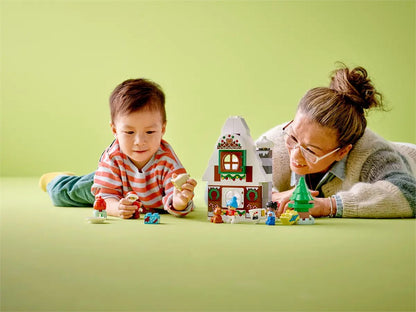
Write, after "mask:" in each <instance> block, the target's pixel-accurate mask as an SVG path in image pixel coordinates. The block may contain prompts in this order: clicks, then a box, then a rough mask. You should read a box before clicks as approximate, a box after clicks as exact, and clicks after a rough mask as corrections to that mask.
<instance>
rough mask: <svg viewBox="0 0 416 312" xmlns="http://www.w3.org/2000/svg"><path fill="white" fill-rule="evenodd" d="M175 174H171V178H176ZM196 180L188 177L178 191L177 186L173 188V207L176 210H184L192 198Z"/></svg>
mask: <svg viewBox="0 0 416 312" xmlns="http://www.w3.org/2000/svg"><path fill="white" fill-rule="evenodd" d="M176 177H177V174H176V173H174V174H172V178H176ZM196 185H197V182H196V181H195V180H194V179H192V178H190V179H188V180H187V181H186V182H185V183H184V184H183V185H182V187H181V190H180V191H179V190H178V189H177V188H174V190H173V208H175V209H176V210H184V209H185V208H186V206H187V205H188V203H189V201H190V200H191V199H192V198H194V189H195V187H196Z"/></svg>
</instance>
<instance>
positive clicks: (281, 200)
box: [272, 188, 319, 217]
mask: <svg viewBox="0 0 416 312" xmlns="http://www.w3.org/2000/svg"><path fill="white" fill-rule="evenodd" d="M294 190H295V188H292V189H290V190H287V191H284V192H273V193H272V200H273V201H275V202H277V203H278V204H279V207H278V208H277V210H276V215H277V217H280V215H281V214H282V213H284V212H285V211H286V209H287V208H289V206H288V204H289V203H290V202H291V200H290V197H291V196H292V194H293V191H294ZM309 191H310V192H311V195H312V196H314V197H315V196H318V195H319V192H318V191H311V190H309ZM316 199H317V198H314V202H315V200H316Z"/></svg>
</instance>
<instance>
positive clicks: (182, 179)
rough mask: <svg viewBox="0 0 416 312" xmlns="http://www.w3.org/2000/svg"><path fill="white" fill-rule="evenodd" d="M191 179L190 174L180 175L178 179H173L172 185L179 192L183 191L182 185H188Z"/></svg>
mask: <svg viewBox="0 0 416 312" xmlns="http://www.w3.org/2000/svg"><path fill="white" fill-rule="evenodd" d="M189 178H190V176H189V174H187V173H182V174H179V175H178V176H177V177H176V178H172V180H171V181H172V184H173V185H174V186H175V187H176V188H177V189H178V190H179V191H182V185H184V184H185V183H186V181H188V180H189Z"/></svg>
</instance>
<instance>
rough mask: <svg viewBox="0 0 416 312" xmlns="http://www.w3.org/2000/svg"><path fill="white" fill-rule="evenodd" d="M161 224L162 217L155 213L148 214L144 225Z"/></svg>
mask: <svg viewBox="0 0 416 312" xmlns="http://www.w3.org/2000/svg"><path fill="white" fill-rule="evenodd" d="M159 223H160V215H159V214H158V213H157V212H155V213H151V212H148V213H146V214H145V216H144V224H159Z"/></svg>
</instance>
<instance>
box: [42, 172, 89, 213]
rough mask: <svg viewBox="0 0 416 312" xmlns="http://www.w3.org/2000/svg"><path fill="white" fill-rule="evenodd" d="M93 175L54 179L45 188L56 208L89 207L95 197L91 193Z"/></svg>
mask: <svg viewBox="0 0 416 312" xmlns="http://www.w3.org/2000/svg"><path fill="white" fill-rule="evenodd" d="M94 173H95V172H93V173H90V174H87V175H84V176H79V177H78V176H66V175H61V176H57V177H55V178H54V179H53V180H52V181H51V182H49V183H48V185H47V186H46V190H47V192H48V193H49V196H50V197H51V199H52V203H53V204H54V205H55V206H58V207H91V206H92V205H93V204H94V200H95V197H94V195H93V194H92V193H91V187H92V184H93V183H94Z"/></svg>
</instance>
